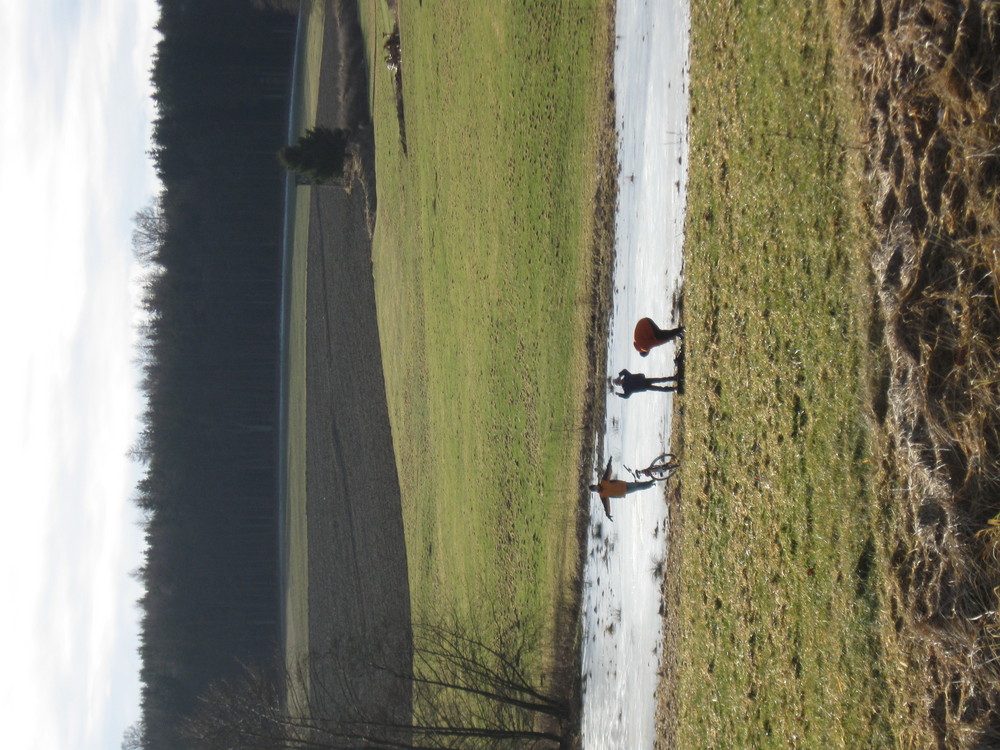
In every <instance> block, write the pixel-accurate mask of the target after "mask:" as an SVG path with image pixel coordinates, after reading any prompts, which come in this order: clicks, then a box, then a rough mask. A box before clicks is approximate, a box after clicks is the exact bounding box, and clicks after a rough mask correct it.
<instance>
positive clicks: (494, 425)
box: [373, 0, 609, 645]
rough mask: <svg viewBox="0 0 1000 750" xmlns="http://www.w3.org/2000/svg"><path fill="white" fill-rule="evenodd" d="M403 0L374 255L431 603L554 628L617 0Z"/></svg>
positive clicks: (425, 610)
mask: <svg viewBox="0 0 1000 750" xmlns="http://www.w3.org/2000/svg"><path fill="white" fill-rule="evenodd" d="M401 5H402V8H401V12H402V17H401V22H400V29H401V35H402V59H403V93H404V102H405V117H406V120H405V124H406V135H407V143H408V153H407V154H406V155H404V154H403V153H402V151H401V148H400V139H399V131H398V127H397V117H396V103H395V99H394V96H393V86H392V80H391V77H390V74H389V72H388V71H387V70H386V69H385V67H384V66H383V65H381V56H380V55H378V54H377V53H373V58H375V59H377V60H378V62H379V64H378V65H377V66H376V67H375V69H374V71H373V73H374V76H373V78H374V82H375V118H374V119H375V123H376V138H377V150H378V154H379V158H378V192H379V195H378V201H379V202H378V221H377V226H376V234H375V247H374V269H375V271H374V272H375V282H376V294H377V302H378V314H379V327H380V336H381V341H382V351H383V361H384V367H385V376H386V387H387V394H388V402H389V410H390V417H391V421H392V428H393V440H394V446H395V449H396V455H397V463H398V470H399V476H400V481H401V484H402V493H403V503H404V520H405V528H406V536H407V553H408V560H409V570H410V584H411V597H412V602H413V611H414V618H415V619H417V620H423V621H433V620H434V618H435V617H436V616H437V615H438V613H442V612H444V613H447V614H448V615H449V616H458V617H469V616H471V615H482V614H483V613H487V614H488V616H490V617H496V618H497V620H498V621H500V622H503V623H510V622H515V621H520V622H523V623H527V624H528V625H530V626H531V627H533V628H536V629H538V630H540V631H542V632H543V633H544V634H545V636H546V637H547V638H551V637H552V635H553V622H554V617H555V614H556V612H557V611H558V610H559V607H560V606H561V605H562V604H565V603H566V601H567V599H568V595H569V594H570V593H571V591H572V581H573V578H574V576H575V574H576V564H577V559H578V555H577V541H576V528H577V527H576V522H577V517H578V513H579V512H580V494H579V492H580V489H579V488H580V479H579V476H578V461H579V455H580V441H581V439H582V437H583V435H582V431H581V424H582V418H583V414H582V403H583V396H584V389H585V385H586V376H587V372H588V370H589V368H590V367H591V365H590V363H588V361H587V354H586V351H585V333H586V331H587V329H588V328H587V327H588V325H589V317H590V311H591V296H590V295H591V283H590V281H591V273H592V245H591V243H592V235H593V231H594V226H593V224H594V221H593V208H592V201H593V196H594V191H595V185H596V182H595V180H596V173H597V136H598V122H599V115H600V113H601V111H602V105H603V101H602V100H600V97H601V96H602V91H603V89H602V85H603V82H604V80H605V79H604V76H605V74H606V61H607V55H606V50H607V45H608V42H609V40H608V26H607V14H606V10H607V9H606V3H604V2H599V1H598V2H593V3H581V2H573V3H551V2H547V1H543V0H535V1H534V2H520V1H519V2H492V3H489V4H482V3H451V4H446V5H439V4H434V3H424V4H423V7H421V6H420V5H419V4H417V3H402V4H401ZM376 15H377V17H378V18H379V19H380V21H379V23H380V24H381V23H382V21H381V18H382V17H381V16H380V15H378V14H376ZM379 31H380V32H385V31H388V28H382V27H381V25H380V28H379ZM378 39H379V40H380V39H381V37H380V36H379V37H378ZM550 645H551V644H550Z"/></svg>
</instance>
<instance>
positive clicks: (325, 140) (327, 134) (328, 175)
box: [278, 126, 353, 183]
mask: <svg viewBox="0 0 1000 750" xmlns="http://www.w3.org/2000/svg"><path fill="white" fill-rule="evenodd" d="M349 142H350V134H349V133H348V131H346V130H343V129H341V128H334V129H331V128H326V127H322V126H318V127H315V128H310V129H309V130H308V131H306V134H305V135H303V136H300V137H299V139H298V141H297V142H296V143H295V144H294V145H292V146H285V147H284V148H283V149H281V151H279V152H278V158H279V159H280V161H281V163H282V164H283V165H284V166H285V168H286V169H288V170H289V171H291V172H295V173H296V174H298V175H300V176H301V177H302V178H304V180H305V181H306V182H313V183H322V182H331V181H334V180H340V179H343V177H344V170H345V166H346V165H347V164H348V163H350V162H353V155H352V154H351V153H350V152H349V151H348V150H347V147H348V145H349Z"/></svg>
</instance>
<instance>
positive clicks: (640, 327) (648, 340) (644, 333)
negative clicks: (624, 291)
mask: <svg viewBox="0 0 1000 750" xmlns="http://www.w3.org/2000/svg"><path fill="white" fill-rule="evenodd" d="M683 335H684V327H683V326H681V327H678V328H667V329H663V328H660V327H659V326H658V325H656V323H654V322H653V321H652V320H651V319H650V318H643V319H642V320H640V321H639V322H638V323H636V324H635V333H634V335H633V337H632V340H633V345H634V346H635V349H636V351H637V352H639V354H641V355H642V356H643V357H645V356H646V355H647V354H649V350H650V349H652V348H653V347H655V346H659V345H660V344H665V343H667V342H668V341H673V340H674V339H676V338H680V337H681V336H683Z"/></svg>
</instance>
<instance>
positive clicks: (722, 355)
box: [673, 0, 897, 748]
mask: <svg viewBox="0 0 1000 750" xmlns="http://www.w3.org/2000/svg"><path fill="white" fill-rule="evenodd" d="M693 6H694V7H693V9H692V13H693V15H692V26H693V29H692V68H691V79H692V84H691V92H692V99H691V101H692V118H691V172H690V183H689V190H690V194H689V203H688V220H687V253H686V262H687V267H686V271H687V288H686V296H685V304H686V309H685V312H686V320H687V332H688V338H687V345H688V362H687V391H686V392H687V396H686V398H685V403H684V424H685V427H684V467H683V473H682V481H683V488H684V489H683V503H682V516H683V520H682V528H683V532H682V534H681V535H680V537H679V539H678V541H677V544H678V546H679V548H678V550H677V551H676V553H677V556H678V559H679V570H677V571H676V572H675V573H674V575H675V576H676V577H677V580H678V581H679V583H678V587H679V594H678V596H679V602H678V609H677V612H676V623H675V626H676V631H677V637H676V640H677V648H678V651H677V655H676V665H675V667H674V668H675V670H676V681H675V694H674V695H675V697H674V700H675V703H674V710H675V712H676V715H675V717H674V725H673V726H674V729H673V732H675V733H676V737H675V738H674V739H675V740H676V746H679V747H777V746H781V747H788V746H791V747H824V748H827V747H847V746H856V745H857V744H858V743H859V742H860V743H861V744H866V745H869V746H884V745H887V744H891V743H892V739H893V737H894V736H895V734H896V728H895V725H894V722H895V721H897V719H896V717H894V716H893V712H892V711H891V705H890V704H891V699H890V697H889V690H888V688H887V682H886V676H885V673H886V669H887V665H886V664H885V657H884V653H883V650H882V645H881V644H882V643H883V637H882V631H881V628H882V624H881V623H882V617H881V616H882V607H883V602H882V600H881V592H882V591H883V590H884V588H885V580H886V577H887V575H888V571H887V566H886V558H885V553H884V550H883V545H882V542H881V540H882V539H883V538H884V537H885V535H886V524H887V523H888V521H889V518H888V511H887V510H886V509H885V508H883V507H882V506H880V505H879V504H877V503H875V502H874V498H875V496H876V492H875V479H874V470H873V467H872V463H871V459H872V455H873V442H872V436H871V430H870V423H869V420H868V415H869V413H870V412H869V408H868V404H869V394H868V391H867V382H868V373H869V372H870V371H871V368H872V364H871V362H870V357H871V355H870V352H869V348H868V334H869V319H870V313H871V303H870V300H871V297H870V293H869V291H868V280H867V273H868V272H867V259H866V257H865V255H864V252H863V250H864V242H863V240H862V235H861V230H860V229H859V226H860V224H859V222H857V221H856V210H857V209H856V207H857V206H858V205H859V204H860V200H859V196H858V189H857V183H856V181H855V180H856V179H857V178H856V175H857V172H856V165H854V164H853V162H854V161H856V160H855V159H853V158H852V156H853V155H854V154H855V153H856V150H855V148H854V145H853V144H852V140H853V142H854V144H856V140H854V138H856V137H855V136H853V129H852V127H851V123H852V122H853V114H852V111H853V110H852V108H851V106H850V105H849V98H848V97H847V96H846V95H845V89H844V88H842V84H841V82H840V80H839V79H838V71H842V65H843V58H842V56H841V54H842V53H841V51H840V47H839V44H838V40H837V35H838V31H837V29H838V28H839V25H838V23H839V22H838V19H837V16H836V13H835V11H834V6H833V4H832V3H831V4H830V5H829V6H828V4H827V3H826V2H824V1H823V0H811V1H806V2H801V3H778V2H754V3H743V4H736V3H731V2H728V1H727V0H704V1H702V2H694V3H693Z"/></svg>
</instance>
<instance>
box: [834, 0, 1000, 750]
mask: <svg viewBox="0 0 1000 750" xmlns="http://www.w3.org/2000/svg"><path fill="white" fill-rule="evenodd" d="M850 31H851V36H852V40H853V43H854V49H855V51H856V54H855V63H856V68H855V76H856V81H857V84H858V87H859V92H860V97H861V103H862V105H863V107H864V108H865V116H866V122H867V139H868V153H867V157H866V160H865V167H866V170H865V171H866V177H867V179H868V181H869V191H868V196H867V200H866V210H867V211H868V213H869V216H870V218H871V223H872V226H873V242H872V248H871V257H872V269H873V282H874V289H875V296H876V300H875V305H876V308H877V314H876V320H877V323H876V326H875V328H876V329H877V330H873V332H872V343H873V346H875V347H878V348H880V349H881V350H882V351H883V352H884V357H883V360H882V361H883V367H882V368H881V372H880V373H879V375H878V377H877V378H876V381H877V382H876V383H874V384H873V386H874V387H873V395H874V402H875V409H874V414H875V420H876V422H877V423H878V424H877V434H878V435H879V437H880V447H881V451H880V453H881V455H882V456H883V457H884V460H883V462H882V470H883V473H882V478H883V482H882V487H883V492H882V498H881V500H882V502H883V503H884V505H885V507H887V508H890V509H891V513H890V515H891V516H892V517H893V518H894V519H895V521H894V523H893V524H891V526H892V528H891V529H889V530H888V531H889V534H890V535H891V536H890V541H889V549H890V550H892V556H891V564H892V567H893V572H894V573H895V575H892V576H889V577H888V579H889V580H890V581H891V582H892V583H890V586H889V588H890V590H889V591H887V592H886V595H887V600H888V606H887V607H886V608H885V609H886V616H887V617H890V618H891V622H890V623H887V625H888V628H887V629H888V631H889V632H890V633H892V632H895V634H896V636H895V640H894V641H893V642H892V643H891V644H890V647H891V648H893V649H894V650H895V658H896V662H897V665H898V668H897V670H896V672H895V674H894V675H893V679H891V680H890V682H891V683H892V685H893V688H894V690H895V692H896V693H897V706H898V707H899V710H900V711H901V712H903V713H904V716H905V715H908V717H909V720H910V721H909V722H908V723H909V725H910V727H911V733H910V734H909V735H908V736H904V737H900V738H898V739H899V740H900V741H901V743H902V744H903V745H910V746H925V745H926V744H927V743H928V742H933V743H934V744H936V745H937V746H940V747H954V748H965V747H985V746H995V744H994V743H996V742H998V741H1000V689H998V688H1000V614H998V610H1000V601H998V600H1000V526H998V525H997V524H996V522H995V521H993V519H995V518H997V517H998V513H1000V346H998V345H1000V288H998V282H997V278H998V276H997V274H998V272H1000V204H998V192H997V191H998V188H1000V114H998V113H1000V61H998V57H997V53H998V51H1000V5H998V4H997V3H996V2H993V1H992V0H968V1H961V0H924V1H923V2H903V0H859V1H858V2H855V3H854V4H853V12H852V16H851V28H850ZM991 521H993V522H991ZM890 640H892V639H891V638H890Z"/></svg>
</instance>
